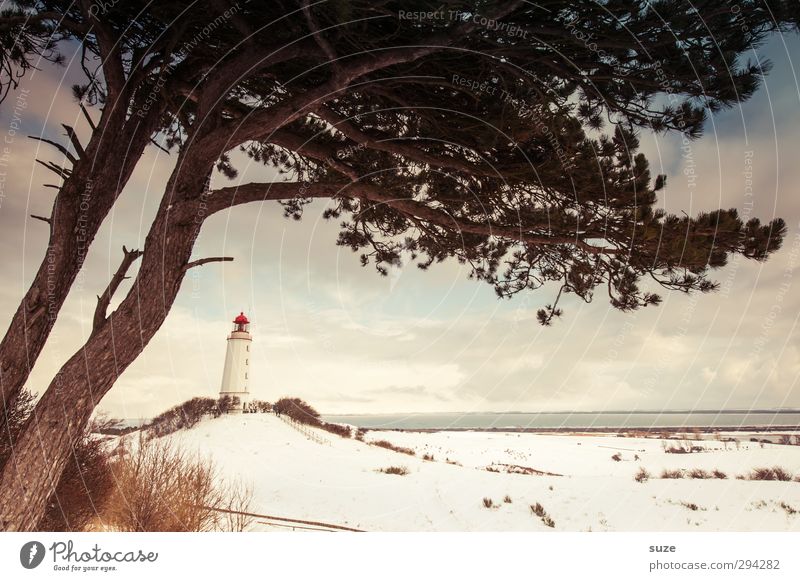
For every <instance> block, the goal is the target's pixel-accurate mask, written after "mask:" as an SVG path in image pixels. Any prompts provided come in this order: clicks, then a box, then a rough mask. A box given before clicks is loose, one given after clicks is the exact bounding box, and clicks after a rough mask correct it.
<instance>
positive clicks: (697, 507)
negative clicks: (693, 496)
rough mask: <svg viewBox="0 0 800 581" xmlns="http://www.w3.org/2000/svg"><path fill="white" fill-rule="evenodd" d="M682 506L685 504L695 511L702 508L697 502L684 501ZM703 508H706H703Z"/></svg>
mask: <svg viewBox="0 0 800 581" xmlns="http://www.w3.org/2000/svg"><path fill="white" fill-rule="evenodd" d="M681 506H685V507H686V508H688V509H689V510H695V511H697V510H701V508H700V507H699V506H697V505H696V504H695V503H693V502H682V503H681ZM702 510H705V509H702Z"/></svg>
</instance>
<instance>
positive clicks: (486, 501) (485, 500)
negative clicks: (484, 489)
mask: <svg viewBox="0 0 800 581" xmlns="http://www.w3.org/2000/svg"><path fill="white" fill-rule="evenodd" d="M483 506H484V508H494V506H495V505H494V501H493V500H492V499H491V498H489V497H488V496H484V497H483Z"/></svg>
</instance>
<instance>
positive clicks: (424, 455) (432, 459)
mask: <svg viewBox="0 0 800 581" xmlns="http://www.w3.org/2000/svg"><path fill="white" fill-rule="evenodd" d="M422 459H423V460H428V461H429V462H433V461H434V458H433V454H423V455H422Z"/></svg>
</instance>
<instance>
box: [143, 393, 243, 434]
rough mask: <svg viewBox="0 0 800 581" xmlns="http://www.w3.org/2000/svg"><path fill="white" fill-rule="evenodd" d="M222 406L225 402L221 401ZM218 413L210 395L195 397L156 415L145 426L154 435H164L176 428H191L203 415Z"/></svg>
mask: <svg viewBox="0 0 800 581" xmlns="http://www.w3.org/2000/svg"><path fill="white" fill-rule="evenodd" d="M225 397H228V396H225ZM220 401H221V400H220ZM222 406H223V407H226V406H227V404H226V403H223V404H222ZM227 411H228V410H227V408H226V412H227ZM219 414H220V405H219V402H217V401H216V400H214V399H212V398H210V397H195V398H192V399H190V400H188V401H185V402H183V403H182V404H179V405H176V406H175V407H172V408H170V409H168V410H167V411H165V412H164V413H161V414H159V415H157V416H156V417H154V418H153V419H152V420H150V423H148V424H147V426H145V428H146V429H147V430H149V431H151V432H152V433H153V434H155V435H156V436H166V435H167V434H171V433H173V432H177V431H178V430H182V429H188V428H191V427H192V426H194V425H196V424H197V422H199V421H200V420H201V419H203V416H205V415H213V416H218V415H219Z"/></svg>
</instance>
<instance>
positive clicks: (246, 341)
mask: <svg viewBox="0 0 800 581" xmlns="http://www.w3.org/2000/svg"><path fill="white" fill-rule="evenodd" d="M252 342H253V338H252V336H251V335H250V321H248V320H247V317H246V316H245V315H244V313H239V316H238V317H236V318H235V319H234V320H233V330H232V331H231V334H230V335H228V350H227V352H226V353H225V369H224V370H223V371H222V386H221V387H220V389H219V396H220V397H223V396H226V395H227V396H229V397H235V398H238V400H239V405H238V406H237V407H236V408H235V409H234V410H232V411H236V412H241V411H243V410H245V409H246V408H247V406H248V405H249V403H250V390H249V389H248V385H249V380H250V378H249V374H250V344H251V343H252Z"/></svg>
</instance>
